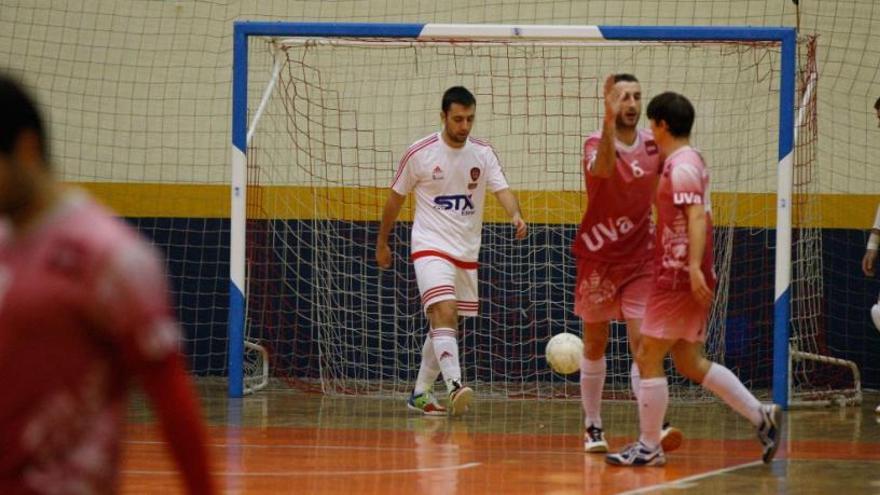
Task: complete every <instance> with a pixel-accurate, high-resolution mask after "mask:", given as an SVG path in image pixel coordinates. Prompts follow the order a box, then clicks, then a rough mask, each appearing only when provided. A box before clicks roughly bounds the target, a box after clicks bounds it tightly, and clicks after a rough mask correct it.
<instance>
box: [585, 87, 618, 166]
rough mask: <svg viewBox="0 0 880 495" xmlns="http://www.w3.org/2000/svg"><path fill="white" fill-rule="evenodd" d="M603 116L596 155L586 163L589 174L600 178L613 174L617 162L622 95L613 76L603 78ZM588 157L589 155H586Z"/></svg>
mask: <svg viewBox="0 0 880 495" xmlns="http://www.w3.org/2000/svg"><path fill="white" fill-rule="evenodd" d="M604 93H605V117H604V118H603V119H602V137H601V138H600V139H599V145H598V147H597V148H596V156H595V158H592V160H591V161H590V162H588V163H587V171H588V172H589V174H590V175H592V176H595V177H601V178H605V179H607V178H609V177H611V176H612V174H614V165H615V163H616V162H617V148H616V146H615V144H614V143H615V140H616V138H617V128H616V127H615V126H616V124H617V114H618V113H619V112H620V101H621V99H622V98H623V96H624V95H622V94H621V93H620V91H619V90H618V89H617V88H616V87H615V85H614V76H613V75H609V76H608V77H607V78H606V79H605V89H604ZM588 159H589V157H588Z"/></svg>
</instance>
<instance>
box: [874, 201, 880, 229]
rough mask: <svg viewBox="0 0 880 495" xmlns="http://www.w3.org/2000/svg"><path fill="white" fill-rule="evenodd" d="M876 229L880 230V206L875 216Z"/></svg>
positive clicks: (879, 205)
mask: <svg viewBox="0 0 880 495" xmlns="http://www.w3.org/2000/svg"><path fill="white" fill-rule="evenodd" d="M874 229H876V230H880V204H878V205H877V213H875V214H874Z"/></svg>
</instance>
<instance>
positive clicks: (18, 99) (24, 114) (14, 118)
mask: <svg viewBox="0 0 880 495" xmlns="http://www.w3.org/2000/svg"><path fill="white" fill-rule="evenodd" d="M0 108H2V109H3V116H2V117H0V153H3V154H4V155H10V154H12V150H13V148H14V147H15V143H16V141H17V140H18V137H19V136H20V135H21V133H22V132H24V131H26V130H30V131H33V132H35V133H36V134H37V138H38V139H39V141H40V152H41V153H42V155H43V159H44V160H45V159H46V158H48V145H47V143H46V131H45V127H44V125H43V118H42V117H41V116H40V111H39V109H37V104H36V100H34V99H33V98H32V97H31V96H30V95H29V94H28V92H27V91H26V90H25V89H24V87H23V86H22V85H21V84H19V83H18V82H16V81H15V80H14V79H12V78H11V77H10V76H8V75H6V74H0Z"/></svg>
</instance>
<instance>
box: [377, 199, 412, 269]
mask: <svg viewBox="0 0 880 495" xmlns="http://www.w3.org/2000/svg"><path fill="white" fill-rule="evenodd" d="M404 201H406V196H403V195H400V194H398V193H397V192H396V191H394V190H393V189H392V190H390V191H389V192H388V199H387V200H386V201H385V207H384V208H382V223H381V225H379V235H378V236H376V264H378V265H379V267H380V268H390V267H391V248H390V247H388V236H389V235H391V229H392V228H394V222H396V221H397V216H398V215H400V209H401V208H403V202H404Z"/></svg>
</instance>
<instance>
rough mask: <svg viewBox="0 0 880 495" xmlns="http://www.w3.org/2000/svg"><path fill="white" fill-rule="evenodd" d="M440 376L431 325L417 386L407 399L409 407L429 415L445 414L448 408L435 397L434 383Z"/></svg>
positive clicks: (426, 338) (426, 337) (423, 348)
mask: <svg viewBox="0 0 880 495" xmlns="http://www.w3.org/2000/svg"><path fill="white" fill-rule="evenodd" d="M438 376H440V363H439V362H438V361H437V354H435V353H434V343H433V341H432V340H431V334H430V327H429V332H428V335H427V336H425V342H424V344H423V345H422V361H421V363H419V374H418V377H417V378H416V386H415V389H414V390H413V392H412V394H411V395H410V396H409V398H408V399H407V401H406V405H407V407H408V408H410V409H412V410H414V411H419V412H422V413H424V414H426V415H428V416H445V415H446V408H445V407H443V406H442V405H440V403H439V402H437V399H436V398H435V397H434V391H433V388H434V383H435V382H436V381H437V377H438Z"/></svg>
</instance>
